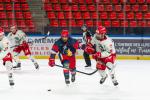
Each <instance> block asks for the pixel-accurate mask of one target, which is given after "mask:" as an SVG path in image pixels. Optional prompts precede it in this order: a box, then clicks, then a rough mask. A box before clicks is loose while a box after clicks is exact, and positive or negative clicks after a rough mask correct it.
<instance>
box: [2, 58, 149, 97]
mask: <svg viewBox="0 0 150 100" xmlns="http://www.w3.org/2000/svg"><path fill="white" fill-rule="evenodd" d="M37 61H38V62H39V65H40V70H39V71H36V70H35V68H34V66H33V64H32V63H31V61H29V60H22V69H21V70H20V71H19V70H18V71H15V72H14V80H15V86H14V87H13V88H11V87H10V86H9V84H8V78H7V71H6V70H5V67H4V66H3V65H2V63H1V62H2V61H1V62H0V65H1V67H0V100H150V78H149V77H150V61H142V60H121V61H120V60H118V61H117V67H116V76H117V80H118V82H119V86H118V87H114V86H113V84H112V82H111V80H110V78H108V79H107V80H106V82H105V83H104V84H103V85H100V84H99V80H100V76H99V74H98V73H96V74H94V75H92V76H87V75H83V74H79V73H77V76H76V82H75V83H71V84H70V86H69V87H68V86H66V85H65V82H64V77H63V72H62V68H58V67H54V68H50V67H49V66H48V64H47V62H48V61H47V60H37ZM56 63H58V64H59V61H57V62H56ZM84 65H85V63H84V61H83V60H77V66H78V67H77V69H78V70H82V71H85V72H92V71H93V70H94V67H95V61H92V67H93V69H85V68H84ZM48 89H51V92H48V91H47V90H48Z"/></svg>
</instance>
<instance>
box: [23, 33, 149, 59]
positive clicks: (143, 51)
mask: <svg viewBox="0 0 150 100" xmlns="http://www.w3.org/2000/svg"><path fill="white" fill-rule="evenodd" d="M73 37H74V38H75V39H78V40H79V41H80V42H81V43H83V40H82V37H81V36H73ZM41 38H43V36H36V37H35V36H30V37H28V41H33V43H32V44H30V49H31V52H32V55H34V56H35V57H36V58H37V59H47V58H48V57H49V55H50V50H51V46H52V45H53V43H54V42H55V41H57V40H58V38H59V36H49V37H48V38H46V39H41ZM111 38H112V39H113V40H114V42H115V48H116V52H117V55H118V56H117V59H137V60H150V37H111ZM22 55H23V54H21V57H20V58H26V57H24V56H22ZM76 55H77V57H76V58H77V59H83V56H82V55H83V51H82V50H78V51H77V53H76Z"/></svg>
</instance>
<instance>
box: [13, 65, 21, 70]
mask: <svg viewBox="0 0 150 100" xmlns="http://www.w3.org/2000/svg"><path fill="white" fill-rule="evenodd" d="M13 69H14V70H21V63H17V65H16V66H14V67H13Z"/></svg>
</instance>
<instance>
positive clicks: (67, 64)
mask: <svg viewBox="0 0 150 100" xmlns="http://www.w3.org/2000/svg"><path fill="white" fill-rule="evenodd" d="M78 48H79V43H78V41H77V40H75V39H73V38H71V37H70V36H69V32H68V30H62V32H61V38H60V39H58V40H57V41H56V42H55V43H54V45H53V46H52V49H51V54H50V58H49V66H51V67H53V66H55V56H56V54H57V53H60V54H61V63H62V65H63V67H64V68H70V70H67V69H64V70H63V73H64V77H65V82H66V84H70V80H69V77H70V75H69V74H70V73H71V81H72V82H74V81H75V75H76V72H75V70H76V59H75V53H76V49H78Z"/></svg>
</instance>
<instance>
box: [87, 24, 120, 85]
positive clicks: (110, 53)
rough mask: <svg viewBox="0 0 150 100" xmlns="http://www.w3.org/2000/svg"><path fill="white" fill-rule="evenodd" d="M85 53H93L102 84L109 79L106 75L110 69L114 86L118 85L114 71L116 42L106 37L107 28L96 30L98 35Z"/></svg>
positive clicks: (100, 27) (101, 27)
mask: <svg viewBox="0 0 150 100" xmlns="http://www.w3.org/2000/svg"><path fill="white" fill-rule="evenodd" d="M85 51H86V52H88V53H92V57H93V58H94V59H96V68H97V69H99V73H100V75H101V77H102V78H101V80H100V84H103V83H104V82H105V80H106V78H107V77H108V75H107V73H106V68H108V71H109V75H110V76H111V79H112V82H113V84H114V85H115V86H116V85H118V82H117V80H116V77H115V71H114V68H115V60H116V51H115V47H114V42H113V40H112V39H110V38H109V37H108V36H107V35H106V28H105V27H103V26H99V27H98V28H97V29H96V34H95V35H94V37H93V38H92V40H91V44H89V45H88V46H87V47H86V48H85Z"/></svg>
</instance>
